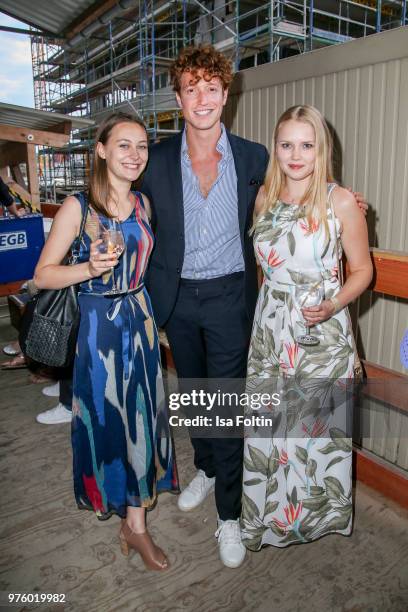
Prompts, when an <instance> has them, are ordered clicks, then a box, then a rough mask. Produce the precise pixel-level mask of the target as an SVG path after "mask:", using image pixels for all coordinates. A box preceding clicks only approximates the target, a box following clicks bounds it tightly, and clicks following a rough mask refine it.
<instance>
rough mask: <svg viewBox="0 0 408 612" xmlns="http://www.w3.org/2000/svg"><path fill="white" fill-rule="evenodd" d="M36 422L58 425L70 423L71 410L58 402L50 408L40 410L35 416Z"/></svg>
mask: <svg viewBox="0 0 408 612" xmlns="http://www.w3.org/2000/svg"><path fill="white" fill-rule="evenodd" d="M35 419H36V421H37V423H42V424H43V425H58V424H59V423H70V422H71V419H72V412H71V410H67V409H66V408H65V406H64V404H61V403H60V404H58V406H55V408H51V410H46V411H45V412H40V414H37V416H36V417H35Z"/></svg>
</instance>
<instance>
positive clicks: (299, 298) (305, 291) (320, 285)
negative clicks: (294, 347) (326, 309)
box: [295, 274, 324, 346]
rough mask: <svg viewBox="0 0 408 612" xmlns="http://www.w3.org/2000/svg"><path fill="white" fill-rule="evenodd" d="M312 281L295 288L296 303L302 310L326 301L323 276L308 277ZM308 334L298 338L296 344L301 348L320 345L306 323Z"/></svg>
mask: <svg viewBox="0 0 408 612" xmlns="http://www.w3.org/2000/svg"><path fill="white" fill-rule="evenodd" d="M308 276H309V278H310V280H308V281H307V282H306V283H301V284H299V285H296V287H295V302H296V304H297V306H298V308H299V310H301V309H302V308H310V307H311V306H318V305H319V304H320V303H321V302H322V301H323V299H324V281H323V278H322V276H321V274H316V275H314V276H313V277H312V276H310V275H308ZM305 328H306V334H302V335H301V336H298V337H297V338H296V342H297V343H298V344H300V345H301V346H316V345H317V344H319V343H320V340H319V338H317V336H313V335H312V334H311V333H310V325H308V324H307V323H306V322H305Z"/></svg>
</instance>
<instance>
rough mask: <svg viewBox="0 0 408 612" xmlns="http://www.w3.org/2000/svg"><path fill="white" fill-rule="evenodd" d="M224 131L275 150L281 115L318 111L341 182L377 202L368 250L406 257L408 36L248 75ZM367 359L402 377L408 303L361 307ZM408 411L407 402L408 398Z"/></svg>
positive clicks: (374, 300)
mask: <svg viewBox="0 0 408 612" xmlns="http://www.w3.org/2000/svg"><path fill="white" fill-rule="evenodd" d="M236 78H237V82H236V83H234V86H233V88H232V90H231V93H230V99H229V101H228V103H227V107H226V110H225V117H224V119H225V123H226V125H227V126H228V127H229V128H230V129H231V130H232V131H233V132H234V133H235V134H238V135H240V136H243V137H245V138H249V139H251V140H255V141H258V142H261V143H263V144H264V145H266V146H267V147H268V148H269V147H270V142H271V138H272V130H273V127H274V125H275V122H276V121H277V119H278V117H279V116H280V115H281V113H282V112H283V111H284V110H286V109H287V108H288V107H289V106H291V105H293V104H303V103H307V104H313V105H314V106H316V107H317V108H319V109H320V111H321V112H322V113H323V114H324V116H325V117H326V119H327V120H328V121H329V123H330V124H331V125H332V127H333V128H334V130H335V135H336V136H335V139H336V140H337V143H336V149H337V150H336V155H335V159H336V164H335V165H336V167H337V178H338V179H340V180H341V181H342V183H343V184H344V185H345V186H351V187H353V189H354V190H358V191H362V192H363V193H364V194H365V195H366V197H367V199H368V201H369V203H370V211H369V215H368V224H369V229H370V245H371V246H377V247H380V248H384V249H392V250H395V251H405V252H408V27H405V28H400V29H398V30H392V31H390V32H385V33H382V34H377V35H374V36H370V37H368V38H365V39H358V40H355V41H353V42H351V43H346V44H343V45H338V46H334V47H330V48H324V49H321V50H318V51H315V52H313V53H309V54H306V55H301V56H297V57H294V58H290V59H287V60H283V61H281V62H278V63H276V64H265V65H263V66H260V67H258V68H253V69H250V70H246V71H244V72H242V73H240V74H239V75H238V76H237V77H236ZM357 314H358V328H359V340H360V341H361V345H362V348H363V353H364V355H365V356H366V358H367V359H368V360H369V361H373V362H375V363H378V364H380V365H383V366H385V367H388V368H392V369H394V370H397V371H399V372H407V370H404V368H403V367H402V365H401V363H400V359H399V344H400V341H401V339H402V336H403V333H404V330H405V329H407V327H408V303H407V302H406V301H402V300H396V299H393V298H389V297H385V296H379V295H376V296H374V295H373V294H372V293H371V292H366V294H365V295H364V296H363V297H362V298H361V299H360V300H359V303H358V304H357V305H356V307H355V308H354V316H356V315H357ZM407 402H408V399H407Z"/></svg>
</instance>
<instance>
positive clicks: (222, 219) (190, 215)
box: [181, 124, 244, 279]
mask: <svg viewBox="0 0 408 612" xmlns="http://www.w3.org/2000/svg"><path fill="white" fill-rule="evenodd" d="M221 130H222V131H221V136H220V139H219V141H218V143H217V151H218V152H219V153H221V159H220V161H219V162H218V176H217V179H216V180H215V183H214V184H213V185H212V187H211V189H210V192H209V194H208V196H207V197H206V198H205V197H204V196H203V194H202V193H201V191H200V183H199V180H198V177H197V176H196V175H195V174H194V172H193V168H192V165H191V160H190V157H189V154H188V147H187V139H186V131H185V130H184V132H183V138H182V144H181V175H182V180H183V203H184V236H185V251H184V262H183V269H182V272H181V276H182V278H189V279H203V278H217V277H219V276H225V275H227V274H232V273H233V272H242V271H243V270H244V258H243V255H242V245H241V238H240V232H239V222H238V192H237V174H236V171H235V164H234V158H233V155H232V151H231V146H230V143H229V141H228V137H227V134H226V131H225V127H224V126H223V125H222V124H221Z"/></svg>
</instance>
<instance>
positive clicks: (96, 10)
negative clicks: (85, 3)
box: [65, 0, 117, 39]
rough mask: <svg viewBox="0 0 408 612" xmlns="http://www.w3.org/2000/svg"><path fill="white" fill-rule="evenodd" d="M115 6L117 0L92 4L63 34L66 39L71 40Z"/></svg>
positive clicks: (103, 0) (101, 0)
mask: <svg viewBox="0 0 408 612" xmlns="http://www.w3.org/2000/svg"><path fill="white" fill-rule="evenodd" d="M116 4H117V0H98V1H97V2H94V3H93V4H92V5H91V6H90V7H89V8H88V9H87V10H86V11H84V12H83V13H82V14H81V15H80V16H79V17H77V19H75V20H74V21H73V22H72V23H71V24H70V25H69V28H68V29H67V30H66V32H65V37H66V38H68V39H69V38H72V37H73V36H75V34H78V32H81V30H83V29H84V28H86V26H88V25H90V24H91V23H93V22H94V21H95V20H96V19H97V18H98V17H100V16H101V15H103V14H104V13H106V12H107V11H108V10H109V9H111V8H112V7H113V6H115V5H116Z"/></svg>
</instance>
